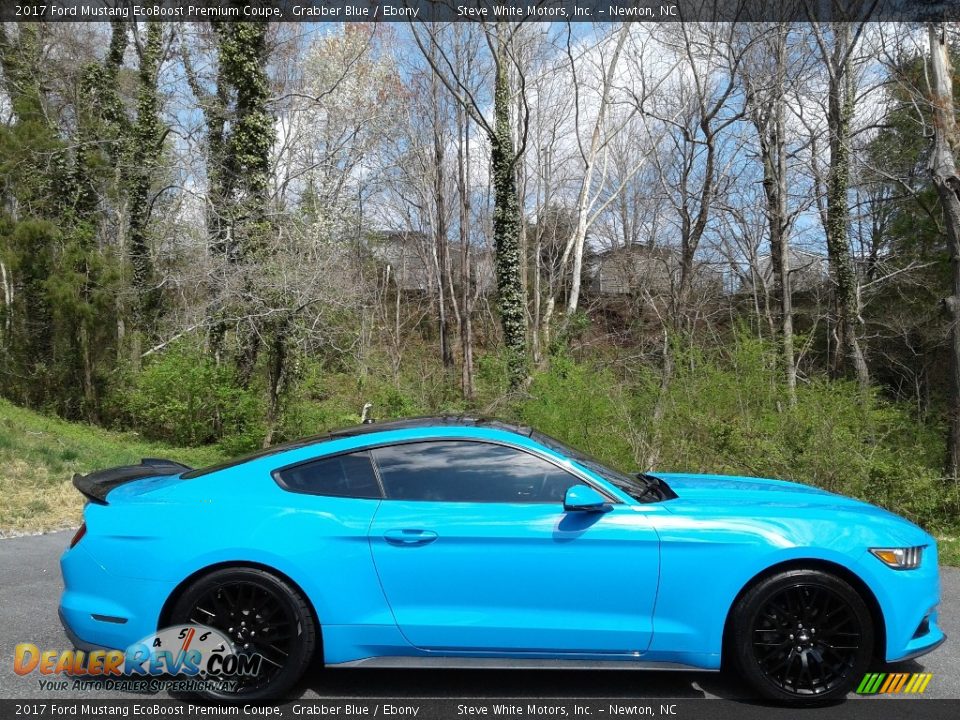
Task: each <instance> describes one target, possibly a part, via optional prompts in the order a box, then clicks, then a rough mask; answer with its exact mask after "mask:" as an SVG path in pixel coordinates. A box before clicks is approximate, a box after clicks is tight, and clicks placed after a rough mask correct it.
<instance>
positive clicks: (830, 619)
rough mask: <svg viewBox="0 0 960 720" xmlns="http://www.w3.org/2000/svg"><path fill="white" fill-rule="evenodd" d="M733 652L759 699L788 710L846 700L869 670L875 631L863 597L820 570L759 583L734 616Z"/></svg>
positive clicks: (800, 571)
mask: <svg viewBox="0 0 960 720" xmlns="http://www.w3.org/2000/svg"><path fill="white" fill-rule="evenodd" d="M731 619H732V632H731V634H730V638H729V639H730V641H731V643H732V647H731V648H730V650H731V653H732V655H733V657H734V658H735V659H736V662H737V666H738V668H739V669H740V671H741V672H742V673H743V676H744V679H746V680H747V681H748V682H749V683H750V684H751V685H752V686H753V687H754V688H755V689H756V690H757V691H759V693H760V694H761V695H762V696H763V697H765V698H768V699H771V700H776V701H779V702H784V703H790V704H810V703H819V702H827V701H831V700H837V699H840V698H843V697H844V696H845V695H846V694H847V693H849V692H850V691H851V690H852V689H853V686H854V685H855V684H856V683H857V681H859V680H860V679H861V678H862V677H863V675H864V673H865V672H866V671H867V669H868V665H869V663H870V659H871V657H872V654H873V645H874V631H873V622H872V620H871V617H870V611H869V609H868V608H867V605H866V603H865V602H864V600H863V598H862V597H861V596H860V594H859V593H858V592H857V591H856V590H855V589H854V588H853V587H851V586H850V584H849V583H847V582H845V581H844V580H842V579H840V578H838V577H836V576H834V575H831V574H829V573H826V572H823V571H820V570H813V569H809V570H804V569H798V570H789V571H786V572H782V573H779V574H777V575H773V576H771V577H768V578H766V579H764V580H761V581H760V582H758V583H757V584H756V585H754V586H753V587H752V588H750V589H749V590H748V591H747V592H746V593H745V594H744V595H743V596H742V597H741V598H740V600H739V601H738V602H737V604H736V606H735V607H734V608H733V615H732V618H731Z"/></svg>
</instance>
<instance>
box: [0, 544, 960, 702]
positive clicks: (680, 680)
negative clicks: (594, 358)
mask: <svg viewBox="0 0 960 720" xmlns="http://www.w3.org/2000/svg"><path fill="white" fill-rule="evenodd" d="M71 536H72V532H58V533H50V534H47V535H35V536H26V537H18V538H8V539H0V699H4V698H6V699H25V698H30V699H51V700H52V699H57V700H62V699H68V698H78V699H87V700H93V699H97V698H100V699H113V698H118V697H126V698H129V699H137V698H136V696H132V695H129V694H128V695H123V694H117V693H116V692H107V691H105V690H103V689H99V688H97V687H96V686H88V687H85V688H84V689H82V690H76V691H69V690H68V691H52V690H42V689H41V688H40V687H39V684H38V678H37V675H36V674H35V673H34V674H31V675H28V676H23V677H21V676H18V675H16V674H15V673H14V672H13V649H14V646H15V645H17V644H18V643H22V642H30V643H33V644H35V645H37V646H38V647H39V648H40V649H69V648H70V647H71V645H70V643H69V641H68V640H67V638H66V636H65V635H64V633H63V630H62V628H61V627H60V622H59V621H58V619H57V603H58V601H59V596H60V592H61V589H62V587H63V585H62V581H61V578H60V569H59V564H58V562H59V558H60V555H61V553H62V552H63V550H64V548H66V546H67V544H68V543H69V541H70V538H71ZM941 580H942V602H941V606H940V623H941V625H942V626H943V628H944V630H945V631H946V633H947V635H948V636H950V638H951V640H948V641H947V642H946V643H945V644H944V645H942V646H941V647H940V648H939V649H937V650H936V651H935V652H933V653H931V654H930V655H926V656H924V657H922V658H919V659H918V660H913V661H909V662H905V663H898V664H894V665H887V666H878V667H876V668H872V670H873V671H885V672H929V673H933V678H932V680H931V682H930V684H929V685H928V687H927V689H926V692H925V693H924V698H925V699H933V698H944V699H960V569H956V568H946V567H945V568H942V570H941ZM294 694H295V695H296V696H298V697H299V698H301V699H303V700H311V699H320V698H351V697H352V698H357V697H361V698H371V699H375V698H404V697H419V698H461V697H463V698H529V699H539V698H584V699H588V698H623V699H632V700H633V699H636V700H643V699H664V698H675V699H684V698H689V699H694V698H726V699H747V698H749V696H750V692H749V690H748V689H747V688H746V686H745V685H744V684H743V683H741V682H740V681H739V680H738V679H737V678H736V677H734V676H732V674H729V673H698V672H648V671H631V670H606V671H604V670H600V671H594V670H591V671H581V670H577V671H572V670H521V671H517V670H509V671H506V670H503V671H501V670H442V671H440V670H394V669H390V670H373V669H353V670H349V669H341V670H325V669H322V668H320V667H316V668H315V669H314V671H312V672H310V673H308V677H306V678H305V679H304V680H303V681H301V683H300V685H299V687H298V688H297V689H296V691H295V693H294ZM155 697H156V698H158V699H159V698H163V697H166V696H165V695H163V694H161V695H158V696H155Z"/></svg>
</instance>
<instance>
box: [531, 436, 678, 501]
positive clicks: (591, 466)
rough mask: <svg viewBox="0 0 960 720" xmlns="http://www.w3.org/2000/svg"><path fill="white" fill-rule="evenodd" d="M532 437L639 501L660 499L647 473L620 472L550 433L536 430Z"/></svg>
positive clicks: (653, 482) (654, 483) (654, 484)
mask: <svg viewBox="0 0 960 720" xmlns="http://www.w3.org/2000/svg"><path fill="white" fill-rule="evenodd" d="M530 438H531V439H532V440H535V441H536V442H538V443H540V444H541V445H544V446H546V447H548V448H550V449H551V450H554V451H555V452H558V453H560V454H562V455H566V456H567V457H568V458H570V459H571V460H576V461H577V462H578V463H579V464H580V465H583V466H584V467H585V468H587V470H590V471H591V472H593V473H595V474H597V475H599V476H600V477H602V478H603V479H604V480H606V481H607V482H608V483H610V484H611V485H613V486H615V487H617V488H618V489H620V490H622V491H623V492H625V493H626V494H627V495H629V496H630V497H632V498H633V499H634V500H637V501H638V502H644V503H646V502H650V501H651V500H659V499H660V495H659V493H651V490H653V489H654V488H655V487H656V485H657V483H656V482H655V481H654V480H653V479H652V478H649V477H648V476H646V475H643V474H639V475H635V476H630V475H627V474H625V473H622V472H620V471H619V470H614V469H613V468H611V467H607V466H606V465H604V464H603V463H601V462H600V461H599V460H597V459H596V458H593V457H590V456H589V455H587V454H586V453H585V452H583V451H581V450H577V449H576V448H572V447H570V446H569V445H567V444H565V443H562V442H560V441H559V440H557V439H556V438H553V437H550V436H549V435H545V434H544V433H541V432H537V431H534V432H533V433H531V434H530Z"/></svg>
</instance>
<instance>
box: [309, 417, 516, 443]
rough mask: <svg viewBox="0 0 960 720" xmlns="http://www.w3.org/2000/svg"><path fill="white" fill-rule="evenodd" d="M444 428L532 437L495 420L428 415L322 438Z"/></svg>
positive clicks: (364, 427) (371, 424)
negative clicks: (464, 428)
mask: <svg viewBox="0 0 960 720" xmlns="http://www.w3.org/2000/svg"><path fill="white" fill-rule="evenodd" d="M432 427H437V428H443V427H482V428H487V429H489V430H503V431H505V432H510V433H515V434H517V435H523V436H524V437H530V434H531V433H532V432H533V430H532V428H529V427H524V426H522V425H511V424H510V423H505V422H503V421H501V420H497V419H495V418H486V417H474V416H469V415H433V416H431V415H427V416H423V417H412V418H402V419H400V420H387V421H386V422H376V421H374V422H368V423H364V424H363V425H354V426H352V427H348V428H342V429H340V430H331V431H330V432H329V433H327V435H325V436H320V437H329V438H341V437H354V436H356V435H367V434H369V433H375V432H388V431H390V430H414V429H418V428H432Z"/></svg>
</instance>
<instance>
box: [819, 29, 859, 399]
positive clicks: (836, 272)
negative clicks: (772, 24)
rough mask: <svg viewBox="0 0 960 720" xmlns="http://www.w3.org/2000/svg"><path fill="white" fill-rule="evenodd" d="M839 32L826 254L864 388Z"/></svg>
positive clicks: (847, 80) (848, 86)
mask: <svg viewBox="0 0 960 720" xmlns="http://www.w3.org/2000/svg"><path fill="white" fill-rule="evenodd" d="M834 32H835V33H836V35H837V36H838V38H837V44H836V49H835V51H834V59H835V60H836V64H835V65H834V67H833V68H832V72H831V73H830V87H829V89H828V109H827V123H828V127H829V133H830V172H829V174H828V177H827V226H826V235H827V256H828V258H829V260H830V267H831V269H832V270H833V280H834V284H835V285H836V303H837V325H838V327H837V333H838V339H839V342H840V348H842V350H841V352H842V354H843V355H842V356H843V359H844V364H845V365H846V364H847V363H849V366H848V367H849V369H851V370H852V371H853V373H854V376H855V377H856V378H857V382H858V383H859V385H860V389H861V390H862V391H865V390H866V389H867V388H868V386H869V385H870V373H869V371H868V370H867V363H866V361H865V359H864V356H863V351H862V350H861V348H860V340H859V337H858V336H859V331H860V324H861V322H862V321H861V320H860V308H859V292H858V281H857V276H856V271H855V270H854V267H853V259H852V257H851V254H850V239H849V234H848V229H847V224H848V223H849V221H850V213H849V209H848V207H847V192H848V190H849V189H850V121H851V119H852V117H853V110H854V89H853V83H852V79H851V77H850V60H849V52H848V50H849V47H850V43H851V39H850V33H851V30H850V27H849V25H848V24H846V23H836V24H834Z"/></svg>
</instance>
